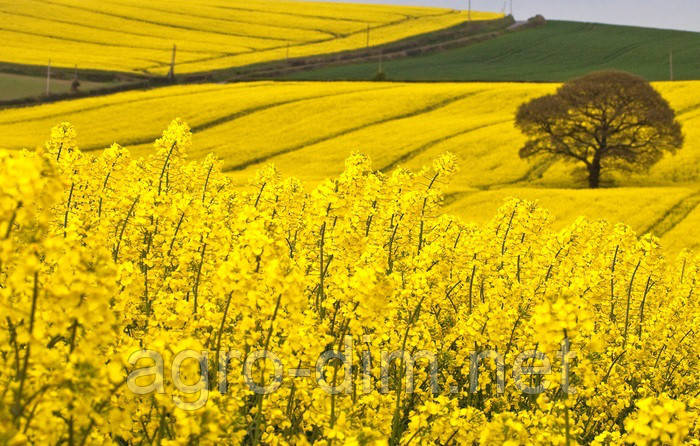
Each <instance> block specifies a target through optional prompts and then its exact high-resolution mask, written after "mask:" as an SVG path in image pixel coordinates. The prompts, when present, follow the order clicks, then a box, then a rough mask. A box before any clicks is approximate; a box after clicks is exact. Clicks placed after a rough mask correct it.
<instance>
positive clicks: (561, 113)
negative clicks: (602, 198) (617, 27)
mask: <svg viewBox="0 0 700 446" xmlns="http://www.w3.org/2000/svg"><path fill="white" fill-rule="evenodd" d="M515 124H516V126H517V127H518V128H519V129H520V130H521V131H522V132H523V133H524V134H525V135H526V136H527V137H528V141H527V142H526V143H525V146H524V147H523V148H521V149H520V157H521V158H530V157H534V156H538V155H540V156H550V157H552V158H555V159H562V160H565V161H571V162H575V163H583V164H584V165H585V166H586V169H587V170H588V185H589V186H590V187H591V188H597V187H599V185H600V174H601V171H603V170H609V169H610V170H615V169H616V170H625V171H644V170H647V169H649V167H651V166H652V165H653V164H655V163H656V162H658V161H659V160H660V159H661V158H662V157H663V155H664V152H671V153H673V152H675V151H676V150H677V149H679V148H680V147H681V146H682V145H683V134H682V132H681V126H680V124H679V123H678V121H676V114H675V112H674V111H673V109H671V107H670V106H669V104H668V102H666V100H665V99H664V98H663V97H661V95H660V94H659V92H657V91H656V90H655V89H654V88H653V87H652V86H651V85H650V84H649V82H647V81H645V80H644V79H642V78H640V77H637V76H634V75H632V74H629V73H624V72H620V71H601V72H597V73H592V74H589V75H587V76H583V77H581V78H578V79H574V80H572V81H569V82H567V83H565V84H564V85H562V86H561V87H560V88H559V89H558V90H557V92H556V93H555V94H550V95H546V96H542V97H539V98H536V99H533V100H531V101H530V102H527V103H525V104H523V105H521V106H520V108H519V109H518V112H517V116H516V121H515Z"/></svg>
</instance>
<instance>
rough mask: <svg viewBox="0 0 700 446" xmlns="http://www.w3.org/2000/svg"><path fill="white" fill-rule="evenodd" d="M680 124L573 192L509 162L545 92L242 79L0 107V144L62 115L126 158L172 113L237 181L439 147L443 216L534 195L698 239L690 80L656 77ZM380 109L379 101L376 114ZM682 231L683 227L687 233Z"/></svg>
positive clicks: (698, 131) (421, 156) (557, 168)
mask: <svg viewBox="0 0 700 446" xmlns="http://www.w3.org/2000/svg"><path fill="white" fill-rule="evenodd" d="M656 86H657V88H659V89H660V90H661V92H662V93H663V94H664V96H665V97H666V98H668V100H669V101H670V102H671V105H672V106H673V107H674V108H676V110H677V111H678V113H679V119H680V120H681V122H682V123H683V125H684V131H685V133H686V136H687V138H686V146H685V147H684V148H683V149H682V150H681V151H680V152H679V153H678V154H677V155H675V156H672V157H668V158H666V159H664V160H662V161H661V162H660V163H659V164H658V165H657V166H655V167H654V168H653V169H652V171H651V172H650V174H649V175H648V176H633V177H624V178H616V177H609V178H607V179H606V181H607V182H608V184H610V183H611V182H614V184H615V185H616V186H618V187H616V188H614V189H602V190H597V191H589V190H580V188H582V187H583V185H584V181H583V179H581V180H576V179H574V178H572V176H571V171H572V166H571V165H567V164H562V165H558V164H556V165H553V166H549V165H544V164H531V163H528V162H525V161H522V160H520V159H519V158H518V157H517V149H518V148H519V146H520V145H521V144H522V142H523V138H522V136H521V135H520V134H519V132H518V131H517V130H516V129H515V128H514V127H513V122H512V120H513V114H514V111H515V109H516V108H517V107H518V105H519V104H520V103H522V102H523V101H525V100H527V99H528V98H532V97H534V96H538V95H541V94H544V93H546V92H550V91H552V90H554V89H555V88H556V84H526V83H519V84H498V83H492V84H486V83H485V84H482V83H471V84H450V83H438V84H385V83H303V82H288V83H275V82H256V83H239V84H230V85H215V84H204V85H192V86H176V87H167V88H162V89H157V90H150V91H132V92H126V93H120V94H114V95H110V96H105V97H95V98H86V99H79V100H74V101H65V102H61V103H53V104H46V105H42V106H36V107H28V108H20V109H13V110H4V111H0V132H1V134H2V135H3V138H2V141H0V146H3V147H4V148H8V149H20V148H31V147H35V146H37V145H39V144H41V143H42V142H43V141H44V140H45V139H46V137H47V136H48V131H49V129H50V128H51V127H52V126H53V125H55V124H56V123H58V122H61V121H70V122H72V123H73V124H74V125H75V126H76V128H77V130H78V143H79V144H80V147H82V148H83V149H84V150H98V149H101V148H104V147H107V146H109V145H110V144H111V143H112V142H114V141H115V140H118V141H119V142H120V143H121V144H123V145H125V146H128V147H129V148H130V149H131V150H132V151H133V152H134V153H135V154H137V155H138V154H146V153H149V152H150V151H151V150H152V142H153V140H155V139H156V138H157V137H158V136H159V134H160V132H161V131H162V129H163V128H165V127H166V126H167V125H168V123H169V122H170V120H171V119H172V118H174V117H176V116H179V117H181V118H183V119H184V120H185V121H187V122H188V123H189V124H190V125H191V127H192V128H193V132H194V141H195V144H194V147H195V149H194V152H193V153H191V154H190V156H191V157H194V158H199V157H203V156H204V155H206V154H207V153H209V152H214V153H216V154H217V155H218V156H219V157H221V158H222V159H223V167H224V170H225V171H227V172H228V174H229V175H230V176H231V177H232V178H233V179H234V181H235V182H236V184H238V185H239V186H241V187H243V186H245V185H246V184H247V181H248V180H249V179H250V178H251V177H252V176H253V175H254V174H255V171H256V170H257V169H259V168H260V167H262V166H264V165H265V164H266V163H268V162H273V163H275V164H276V165H277V166H278V167H279V168H280V170H281V171H282V172H283V173H284V174H285V175H293V176H296V177H299V178H300V179H302V180H304V181H306V182H307V183H308V184H310V185H313V184H317V183H318V182H320V181H321V180H323V179H325V178H327V177H329V176H333V175H337V174H339V173H340V172H341V171H342V168H343V160H344V159H345V158H346V157H347V156H348V155H349V154H350V153H352V152H353V151H362V152H365V153H367V154H368V155H370V156H371V157H372V159H373V161H374V165H375V166H376V167H377V168H379V169H381V170H384V171H389V170H391V169H393V168H394V167H396V166H399V165H401V166H405V167H409V168H412V169H419V168H420V167H421V166H424V165H426V164H429V163H430V162H431V161H432V160H433V159H434V158H435V157H437V156H438V155H440V154H441V153H443V152H445V151H451V152H453V153H455V154H457V155H458V156H459V158H460V164H461V166H462V171H461V173H460V174H459V175H457V177H456V178H455V180H454V181H453V182H452V185H451V186H450V189H449V192H450V195H449V196H448V197H447V200H446V204H447V205H448V209H450V210H451V211H454V212H455V213H458V214H461V215H463V216H465V217H467V218H468V219H469V220H472V221H484V220H485V219H486V218H488V216H490V215H491V214H493V212H495V209H496V208H497V207H498V206H499V204H500V203H502V201H503V199H505V198H507V197H509V196H518V197H521V198H526V199H539V200H541V201H542V202H543V204H544V205H545V206H546V207H547V208H549V209H552V210H554V212H555V215H556V216H557V217H558V218H559V219H560V222H559V223H558V224H559V225H560V226H561V225H564V224H566V223H569V222H571V221H572V220H573V219H574V218H575V217H576V216H578V215H579V214H582V213H583V214H585V215H588V216H592V217H605V218H609V219H610V220H613V221H625V222H628V223H629V224H631V225H632V226H633V227H634V228H635V229H636V230H638V231H641V232H644V231H647V230H652V231H655V232H657V233H658V234H659V235H664V234H669V237H671V238H672V239H673V240H671V241H669V243H670V244H676V243H678V246H680V242H683V243H686V244H687V245H689V246H694V245H700V239H693V237H697V236H695V235H693V234H694V233H695V232H697V231H693V230H689V229H686V230H681V229H678V228H682V227H683V226H678V225H679V224H681V222H684V220H685V218H686V217H687V216H688V217H689V218H691V219H693V220H692V221H697V220H699V219H700V212H698V211H694V209H695V208H696V206H697V203H698V200H697V196H696V195H695V194H696V190H697V185H696V184H697V183H698V182H700V169H699V168H698V166H700V142H699V141H700V126H699V125H698V124H700V97H699V96H698V94H697V92H698V91H700V82H675V83H658V84H656ZM387 104H391V106H387ZM688 227H690V228H692V225H691V226H688Z"/></svg>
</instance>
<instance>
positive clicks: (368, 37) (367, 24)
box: [367, 23, 369, 48]
mask: <svg viewBox="0 0 700 446" xmlns="http://www.w3.org/2000/svg"><path fill="white" fill-rule="evenodd" d="M367 48H369V23H368V24H367Z"/></svg>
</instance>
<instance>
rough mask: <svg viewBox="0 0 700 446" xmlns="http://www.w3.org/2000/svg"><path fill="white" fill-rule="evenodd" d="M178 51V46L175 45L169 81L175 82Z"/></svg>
mask: <svg viewBox="0 0 700 446" xmlns="http://www.w3.org/2000/svg"><path fill="white" fill-rule="evenodd" d="M176 51H177V45H175V44H174V43H173V57H172V58H171V59H170V72H168V79H169V80H171V81H174V80H175V52H176Z"/></svg>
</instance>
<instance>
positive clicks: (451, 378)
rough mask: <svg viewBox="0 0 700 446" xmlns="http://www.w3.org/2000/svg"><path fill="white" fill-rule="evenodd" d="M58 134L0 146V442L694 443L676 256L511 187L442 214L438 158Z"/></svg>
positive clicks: (693, 360) (684, 304)
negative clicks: (260, 156)
mask: <svg viewBox="0 0 700 446" xmlns="http://www.w3.org/2000/svg"><path fill="white" fill-rule="evenodd" d="M75 138H76V133H75V130H74V129H73V128H72V126H71V125H70V124H67V123H63V124H61V125H59V126H57V127H55V128H54V129H53V130H52V131H51V136H50V139H49V141H48V142H47V143H46V144H45V146H43V147H41V148H39V149H37V150H36V151H34V152H28V151H22V152H0V184H1V185H2V189H0V308H1V309H2V318H0V444H7V445H21V444H42V445H44V444H55V445H59V444H67V445H78V444H80V445H83V444H114V443H116V444H122V445H136V444H163V445H175V444H202V445H207V444H265V445H267V444H269V445H278V444H279V445H284V444H311V443H315V444H323V445H330V444H390V445H399V444H402V445H404V444H411V443H414V444H440V445H448V444H482V445H500V444H509V445H515V444H542V445H550V444H562V445H564V444H567V445H572V444H597V445H604V444H605V445H609V444H638V445H645V444H683V443H689V444H698V443H699V442H700V426H698V403H699V401H700V400H699V395H700V375H699V372H698V370H699V369H698V366H699V365H700V364H699V362H700V357H699V353H698V349H697V345H698V327H700V304H699V299H698V290H697V288H698V284H697V282H698V280H699V279H700V258H698V257H696V256H693V255H692V254H690V253H689V252H684V253H682V254H681V255H680V256H679V257H678V258H676V259H666V258H665V257H664V252H663V250H662V249H661V247H660V246H659V243H658V240H657V239H655V238H654V237H652V236H644V237H641V238H640V237H637V236H636V235H635V234H634V233H633V232H632V231H631V230H630V229H629V228H628V227H626V226H624V225H611V224H609V223H607V222H605V221H588V220H585V219H578V220H577V221H576V222H575V223H574V224H572V225H570V226H568V227H567V228H565V229H563V230H561V231H554V230H552V229H551V220H552V218H551V216H550V214H549V213H548V212H547V211H546V210H544V209H541V208H540V207H538V205H537V204H536V203H534V202H527V201H521V200H515V199H513V200H509V201H507V202H506V203H505V204H504V205H503V207H501V208H500V210H499V211H498V212H497V214H496V215H495V216H494V217H493V218H492V219H491V221H490V222H488V223H487V224H484V225H481V226H476V225H473V224H467V223H464V222H463V221H460V220H459V219H457V218H454V217H451V216H448V215H442V214H441V212H440V204H441V196H442V190H443V189H444V187H445V184H446V182H447V181H449V179H450V177H452V176H454V175H455V173H456V171H457V167H456V163H455V158H454V156H452V155H449V154H447V155H443V156H441V157H439V158H437V159H436V160H435V161H434V162H433V164H432V165H430V166H428V167H426V168H424V169H423V170H422V171H420V172H418V173H412V172H410V171H407V170H405V169H402V168H397V169H395V170H394V171H392V172H391V173H389V174H382V173H379V172H376V171H374V170H373V169H372V166H371V164H370V161H369V159H368V158H367V157H365V156H363V155H360V154H354V155H352V156H351V157H350V158H348V159H347V161H346V163H345V171H344V172H343V173H342V174H341V175H340V176H339V177H338V178H335V179H330V180H326V181H325V182H322V183H321V184H320V185H319V186H317V187H316V188H315V189H314V190H312V191H310V192H307V191H305V190H304V188H303V186H302V184H300V182H299V181H297V180H295V179H282V178H280V175H279V173H278V172H277V171H276V170H275V168H274V167H272V166H268V167H265V168H263V169H261V170H260V171H259V172H258V173H257V175H256V176H255V177H254V178H253V180H252V181H251V189H250V191H248V192H246V191H243V192H242V191H241V190H240V189H234V188H232V187H230V179H229V178H227V177H226V176H225V175H224V174H223V173H222V172H221V165H220V161H218V160H217V159H215V158H214V157H213V156H209V157H206V158H204V159H203V160H199V161H188V159H187V153H188V150H190V147H191V144H192V141H191V133H190V131H189V128H188V127H187V125H186V124H184V123H183V122H181V121H180V120H175V121H173V123H172V124H171V125H170V126H169V128H168V129H167V130H166V131H165V132H164V133H163V136H162V137H161V138H160V139H158V140H157V141H156V142H155V150H154V151H153V154H152V155H151V156H149V157H148V158H132V157H131V156H130V154H129V152H128V151H127V150H126V149H124V148H122V147H120V146H119V145H117V144H115V145H113V146H111V147H110V148H109V149H106V150H104V151H102V152H100V153H97V154H87V153H82V152H81V151H80V150H79V149H78V147H76V144H75ZM350 342H352V343H353V346H352V348H349V347H348V344H349V343H350ZM144 351H146V352H149V353H148V354H146V355H141V356H140V357H139V359H137V360H135V359H134V354H138V352H144ZM259 351H264V352H269V353H270V356H259V357H256V358H254V360H250V358H251V357H252V356H253V352H259ZM341 351H342V352H343V354H342V355H339V354H338V352H341ZM384 351H389V352H395V351H398V352H403V353H402V355H403V356H401V355H400V356H399V357H395V358H393V359H394V360H393V361H391V360H390V358H386V357H384V356H383V355H380V354H379V352H384ZM182 352H207V355H203V354H202V356H201V357H197V359H199V360H191V359H192V358H194V356H189V357H188V358H189V359H190V360H189V361H188V360H186V359H187V358H185V359H184V360H183V356H182V354H181V353H182ZM230 352H238V353H239V354H238V355H230ZM327 352H332V353H334V354H335V356H334V359H335V360H333V359H331V360H328V361H326V362H323V363H322V364H321V366H320V368H319V367H318V358H319V357H323V355H325V354H326V353H327ZM420 352H423V353H425V352H429V353H430V354H423V356H421V358H423V359H425V358H427V359H429V360H428V361H425V360H423V359H416V360H415V361H409V360H408V359H407V358H406V353H408V354H409V355H414V358H418V357H419V353H420ZM484 352H488V354H486V355H482V353H484ZM523 352H530V354H529V355H527V356H525V357H524V356H523V354H524V353H523ZM272 355H274V357H275V358H277V359H278V360H277V361H274V360H271V358H272ZM475 356H483V358H482V361H481V362H480V363H479V362H477V363H476V364H475V363H474V361H473V358H474V357H475ZM523 357H524V358H525V359H524V361H523V360H522V359H523ZM202 358H203V360H202ZM387 362H389V364H388V365H387V364H386V363H387ZM175 363H177V364H178V366H179V367H178V370H177V373H172V374H171V373H169V372H166V371H165V370H169V367H170V366H171V365H173V367H174V364H175ZM315 365H316V372H317V373H316V374H317V375H319V374H320V378H319V379H318V380H316V381H314V380H313V379H312V377H304V376H299V375H296V376H292V375H290V374H286V375H280V376H281V379H276V378H275V377H276V376H278V373H277V368H278V366H279V367H282V368H285V369H287V370H291V369H294V370H302V369H313V368H314V366H315ZM535 370H536V371H537V372H536V373H535V372H534V371H535ZM273 371H274V375H273ZM319 371H320V373H319ZM559 372H561V373H559ZM564 372H566V373H564ZM312 374H313V373H312ZM408 378H412V380H411V381H410V382H409V380H408ZM180 381H184V382H186V385H182V383H181V382H180ZM251 381H252V382H251ZM202 382H204V383H205V384H206V385H204V386H202V385H198V384H201V383H202ZM524 382H525V383H526V384H527V386H525V385H524ZM263 387H264V388H268V389H269V388H270V387H274V391H269V392H268V391H259V389H260V388H263ZM524 388H528V389H530V390H532V389H537V391H536V392H526V391H523V389H524ZM139 389H150V391H147V392H139V391H138V390H139ZM256 389H258V390H256Z"/></svg>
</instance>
